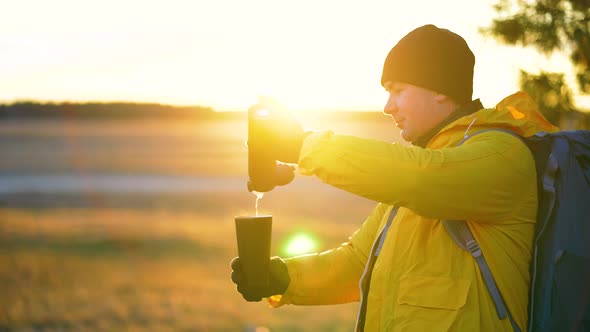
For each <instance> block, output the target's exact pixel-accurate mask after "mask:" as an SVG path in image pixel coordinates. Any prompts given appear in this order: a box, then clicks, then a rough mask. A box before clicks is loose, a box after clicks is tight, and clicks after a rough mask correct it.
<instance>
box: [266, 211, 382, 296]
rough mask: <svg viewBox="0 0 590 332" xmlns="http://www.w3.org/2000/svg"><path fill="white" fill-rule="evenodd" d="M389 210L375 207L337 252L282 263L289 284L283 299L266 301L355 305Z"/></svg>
mask: <svg viewBox="0 0 590 332" xmlns="http://www.w3.org/2000/svg"><path fill="white" fill-rule="evenodd" d="M389 211H391V206H387V205H384V204H378V205H377V207H376V208H375V209H374V210H373V212H372V213H371V214H370V215H369V217H367V219H366V220H365V222H364V223H363V225H362V226H361V228H359V229H358V230H357V231H356V232H355V233H354V234H353V235H352V236H351V237H350V238H349V241H348V242H345V243H343V244H342V245H340V246H339V247H337V248H334V249H331V250H328V251H325V252H322V253H319V254H317V253H316V254H311V255H303V256H298V257H293V258H287V259H285V263H286V264H287V267H288V270H289V277H290V278H291V282H290V283H289V287H288V288H287V291H286V292H285V294H284V295H276V296H273V297H271V298H269V304H270V305H271V306H272V307H279V306H281V305H283V304H297V305H320V304H339V303H347V302H353V301H358V300H359V297H360V293H359V281H360V278H361V276H362V274H363V271H364V268H365V263H366V261H367V257H368V255H369V253H370V251H371V246H372V245H373V241H374V239H375V236H376V234H377V232H378V230H379V228H380V227H382V224H383V222H382V221H383V218H384V216H385V215H386V214H387V213H388V212H389Z"/></svg>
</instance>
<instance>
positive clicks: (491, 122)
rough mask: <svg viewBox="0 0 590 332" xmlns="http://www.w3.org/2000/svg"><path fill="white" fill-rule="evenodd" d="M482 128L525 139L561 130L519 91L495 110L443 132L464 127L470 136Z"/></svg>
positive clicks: (499, 104)
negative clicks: (499, 130) (509, 132)
mask: <svg viewBox="0 0 590 332" xmlns="http://www.w3.org/2000/svg"><path fill="white" fill-rule="evenodd" d="M482 126H483V127H485V128H490V127H492V128H501V129H506V130H511V131H514V132H515V133H517V134H519V135H521V136H524V137H528V136H532V135H534V134H536V133H538V132H555V131H558V130H559V128H557V127H556V126H554V125H552V124H551V123H550V122H549V121H547V119H545V117H544V116H543V115H542V114H541V112H540V111H539V109H538V108H537V105H536V103H535V102H534V101H533V99H532V98H531V97H530V96H529V95H528V94H526V93H524V92H521V91H519V92H516V93H514V94H512V95H510V96H508V97H506V98H504V99H503V100H502V101H500V102H499V103H498V104H497V105H496V107H494V108H484V109H482V110H479V111H477V112H475V113H473V114H471V115H468V116H464V117H462V118H460V119H458V120H456V121H454V122H452V123H451V124H449V125H448V126H446V127H445V128H443V129H442V130H441V132H443V131H446V130H448V129H450V128H453V129H455V128H460V127H464V128H465V135H468V134H469V133H472V132H473V129H474V128H478V127H482ZM478 129H482V128H478ZM439 134H440V132H439Z"/></svg>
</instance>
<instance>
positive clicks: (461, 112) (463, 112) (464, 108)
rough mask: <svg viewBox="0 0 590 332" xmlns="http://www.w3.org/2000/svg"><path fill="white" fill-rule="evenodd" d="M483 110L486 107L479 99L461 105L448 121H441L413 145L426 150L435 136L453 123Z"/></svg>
mask: <svg viewBox="0 0 590 332" xmlns="http://www.w3.org/2000/svg"><path fill="white" fill-rule="evenodd" d="M482 108H484V107H483V105H482V104H481V101H480V100H479V99H476V100H473V101H470V102H468V103H466V104H463V105H461V106H460V107H459V108H457V110H456V111H454V112H453V113H451V115H449V116H448V117H447V118H446V119H444V120H443V121H441V122H440V123H439V124H438V125H437V126H435V127H434V128H432V129H431V130H430V131H428V132H427V133H426V134H424V135H422V136H421V137H419V138H418V139H416V140H415V141H413V142H412V145H415V146H419V147H423V148H425V147H426V145H427V144H428V143H429V142H430V140H431V139H432V138H433V137H434V135H436V134H438V132H439V131H441V129H443V128H444V127H446V126H447V125H449V124H450V123H451V122H453V121H455V120H458V119H459V118H462V117H464V116H467V115H470V114H473V113H475V112H477V111H479V110H480V109H482Z"/></svg>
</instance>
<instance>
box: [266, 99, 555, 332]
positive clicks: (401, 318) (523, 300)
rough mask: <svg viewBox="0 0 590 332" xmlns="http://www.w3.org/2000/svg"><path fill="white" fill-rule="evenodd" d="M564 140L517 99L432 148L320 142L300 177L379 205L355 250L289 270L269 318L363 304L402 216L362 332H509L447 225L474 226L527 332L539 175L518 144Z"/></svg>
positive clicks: (349, 245) (298, 261)
mask: <svg viewBox="0 0 590 332" xmlns="http://www.w3.org/2000/svg"><path fill="white" fill-rule="evenodd" d="M486 128H502V129H508V130H512V131H514V132H516V133H518V134H521V135H524V136H530V135H533V134H534V133H537V132H539V131H548V132H549V131H555V130H556V128H555V127H553V126H552V125H551V124H550V123H548V122H547V121H546V120H545V119H544V118H543V117H542V116H541V114H540V113H539V112H538V110H537V108H536V106H535V104H534V102H533V101H532V100H531V99H530V97H528V96H527V95H526V94H524V93H522V92H519V93H516V94H514V95H511V96H509V97H507V98H506V99H504V100H503V101H501V102H500V103H499V104H498V105H497V106H496V107H495V108H491V109H482V110H479V111H477V112H475V113H473V114H472V115H469V116H465V117H462V118H459V119H458V120H456V121H454V122H452V123H451V124H449V125H447V126H446V127H444V128H443V129H442V130H440V131H439V132H438V134H437V135H435V136H434V137H433V138H432V139H431V140H430V142H429V143H428V144H427V146H426V148H421V147H415V146H411V147H409V146H403V145H400V144H392V143H388V142H384V141H378V140H371V139H362V138H357V137H351V136H340V135H334V134H333V133H331V132H324V133H314V134H312V135H310V136H308V137H307V138H306V139H305V141H304V144H303V147H302V150H301V156H300V159H299V167H300V168H299V170H300V172H301V173H302V174H305V175H315V176H318V177H319V178H320V179H322V180H323V181H324V182H325V183H327V184H330V185H332V186H335V187H338V188H340V189H343V190H346V191H348V192H351V193H354V194H357V195H360V196H363V197H366V198H369V199H372V200H374V201H377V202H380V203H379V204H378V205H377V207H376V208H375V209H374V211H373V212H372V213H371V215H370V216H369V217H368V218H367V219H366V220H365V222H364V223H363V224H362V226H361V227H360V229H358V230H357V231H356V232H355V233H354V234H353V235H352V236H351V237H350V239H349V241H348V242H346V243H344V244H342V245H341V246H340V247H338V248H335V249H332V250H329V251H326V252H323V253H320V254H313V255H305V256H299V257H294V258H291V259H287V260H286V263H287V266H288V269H289V275H290V278H291V283H290V285H289V288H288V289H287V291H286V292H285V294H284V295H282V296H274V297H271V298H270V299H269V303H270V304H271V305H272V306H275V307H277V306H281V305H283V304H297V305H313V304H336V303H345V302H351V301H358V300H359V296H360V291H359V280H360V278H361V275H362V273H363V270H364V266H365V263H366V262H367V259H368V255H369V253H370V251H371V247H372V245H373V242H374V240H375V237H376V236H377V235H378V234H379V231H380V230H381V228H383V226H384V225H385V223H386V221H387V217H388V215H389V212H390V211H391V210H392V208H393V207H394V206H399V207H400V208H399V210H398V213H397V215H396V216H395V219H394V220H393V224H392V225H391V228H390V229H389V231H388V233H387V237H386V239H385V242H384V244H383V247H382V249H381V253H380V255H379V257H378V259H377V261H376V263H375V266H374V268H373V272H372V276H371V288H370V291H369V295H368V308H367V314H366V320H365V321H366V323H365V331H371V332H372V331H510V330H511V325H510V322H509V320H508V319H504V320H502V321H501V320H499V318H498V316H497V313H496V309H495V306H494V303H493V301H492V299H491V296H490V294H489V292H488V290H487V288H486V286H485V284H484V281H483V279H482V276H481V274H480V272H479V268H478V266H477V264H476V262H475V261H474V259H473V258H472V257H471V256H470V254H469V253H468V252H466V251H463V250H462V249H460V248H459V247H458V246H457V244H455V243H454V242H453V240H452V239H451V238H450V237H449V235H448V233H447V232H446V230H445V228H444V227H443V225H442V223H441V222H440V221H441V220H444V219H455V220H467V221H468V224H469V227H470V228H471V230H472V232H473V234H474V236H475V238H476V240H477V241H478V242H479V244H480V246H481V248H482V251H483V254H484V256H485V258H486V260H487V262H488V264H489V266H490V269H491V270H492V272H493V276H494V279H495V281H496V283H497V285H498V288H499V290H500V292H501V294H502V297H503V298H504V301H505V302H506V305H507V307H508V309H509V310H510V312H511V313H512V316H513V317H514V319H515V321H516V323H517V324H518V325H519V327H520V328H521V330H523V331H524V330H526V328H525V326H526V323H527V322H526V321H527V305H528V287H529V263H530V260H531V250H532V238H533V232H534V223H535V218H536V212H537V188H536V180H535V179H536V177H535V166H534V161H533V158H532V155H531V153H530V151H529V150H528V148H527V147H526V146H525V145H524V144H523V143H522V142H521V141H520V140H519V139H518V138H516V137H513V136H512V135H509V134H506V133H502V132H497V131H490V132H485V133H482V134H479V135H475V136H474V137H472V138H470V139H469V140H467V141H466V142H465V143H464V144H463V145H461V146H457V144H458V143H459V142H460V141H461V140H462V139H463V137H464V135H468V134H470V133H474V132H476V131H479V130H482V129H486Z"/></svg>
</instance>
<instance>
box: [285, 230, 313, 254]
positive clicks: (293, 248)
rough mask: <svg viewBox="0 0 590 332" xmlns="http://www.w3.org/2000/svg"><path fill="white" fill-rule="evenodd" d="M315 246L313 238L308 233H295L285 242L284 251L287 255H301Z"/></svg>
mask: <svg viewBox="0 0 590 332" xmlns="http://www.w3.org/2000/svg"><path fill="white" fill-rule="evenodd" d="M315 248H316V243H315V241H314V239H313V238H312V237H311V236H310V235H308V234H304V233H303V234H297V235H295V236H293V237H292V238H291V239H290V240H289V242H288V243H287V248H286V252H287V254H289V255H303V254H308V253H310V252H312V251H313V250H314V249H315Z"/></svg>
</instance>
